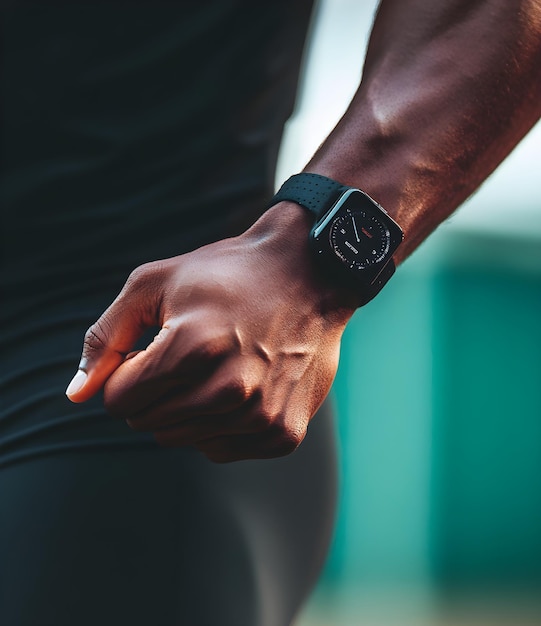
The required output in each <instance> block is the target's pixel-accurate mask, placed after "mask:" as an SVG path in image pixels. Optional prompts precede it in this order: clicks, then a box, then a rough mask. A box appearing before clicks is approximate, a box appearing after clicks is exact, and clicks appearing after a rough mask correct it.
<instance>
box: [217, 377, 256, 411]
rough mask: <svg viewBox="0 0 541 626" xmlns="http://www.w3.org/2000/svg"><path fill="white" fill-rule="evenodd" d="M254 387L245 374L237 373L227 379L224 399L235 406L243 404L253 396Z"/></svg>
mask: <svg viewBox="0 0 541 626" xmlns="http://www.w3.org/2000/svg"><path fill="white" fill-rule="evenodd" d="M252 393H253V387H252V385H251V384H250V382H249V381H248V379H247V378H246V377H245V376H242V375H240V374H239V375H237V376H235V377H234V378H231V379H229V380H228V381H227V384H226V385H225V387H224V389H223V397H224V398H223V399H224V400H225V401H226V402H227V403H228V404H232V405H234V406H241V405H242V404H244V403H245V402H248V400H250V398H251V397H252Z"/></svg>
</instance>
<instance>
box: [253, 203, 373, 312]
mask: <svg viewBox="0 0 541 626" xmlns="http://www.w3.org/2000/svg"><path fill="white" fill-rule="evenodd" d="M313 223H314V219H313V216H312V215H311V214H310V213H309V212H308V211H307V210H306V209H305V208H303V207H301V206H300V205H299V204H296V203H295V202H288V201H283V202H279V203H278V204H275V205H274V206H272V207H271V208H270V209H268V210H267V211H266V212H265V213H264V214H263V215H262V216H261V217H260V218H259V220H257V222H255V224H254V225H253V226H252V227H251V228H250V229H249V230H248V231H246V233H244V235H242V237H243V238H244V239H245V243H247V244H248V245H249V246H252V247H253V248H254V250H255V251H256V253H257V254H259V255H261V256H262V258H263V259H264V260H265V262H268V263H270V265H271V266H273V267H275V266H280V268H281V271H282V272H283V274H284V276H285V279H284V290H285V291H287V290H298V291H299V294H300V295H299V296H298V297H307V298H310V299H311V300H312V301H313V303H314V306H315V307H316V308H317V309H318V311H319V313H320V314H321V315H323V316H324V317H328V318H332V319H333V320H335V319H337V320H339V321H340V322H343V323H345V322H347V320H348V319H349V318H350V317H351V315H353V313H354V312H355V310H356V309H357V308H358V307H359V306H360V304H361V301H360V297H359V294H358V292H357V291H356V290H355V289H353V288H351V287H350V286H347V285H338V284H336V281H332V280H329V278H328V276H327V275H326V274H325V272H323V271H322V268H321V266H320V265H319V264H318V263H317V262H316V259H315V258H314V254H313V251H312V250H311V247H310V242H309V235H310V231H311V229H312V226H313ZM269 271H271V268H270V269H269Z"/></svg>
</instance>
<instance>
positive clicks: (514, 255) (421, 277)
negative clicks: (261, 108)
mask: <svg viewBox="0 0 541 626" xmlns="http://www.w3.org/2000/svg"><path fill="white" fill-rule="evenodd" d="M374 7H375V2H374V1H368V2H364V3H359V2H354V1H353V0H327V1H326V2H323V3H321V6H320V9H319V12H318V18H317V21H316V22H315V23H314V28H313V43H312V46H311V49H310V54H309V57H308V64H307V69H306V73H305V80H304V89H303V93H302V96H301V98H300V104H299V112H298V114H297V115H296V116H295V117H294V119H293V120H292V121H291V123H290V126H289V129H288V133H287V135H286V138H285V141H284V147H283V151H282V159H281V163H280V168H279V172H278V182H281V181H283V180H284V179H285V178H286V177H287V176H288V175H289V174H290V173H294V172H296V171H298V170H299V169H300V168H301V167H302V166H303V165H304V163H305V162H306V160H307V159H308V158H309V157H310V155H311V153H312V152H313V151H314V150H315V148H316V147H317V146H318V145H319V143H320V142H321V140H322V139H323V138H324V136H325V135H326V134H327V133H328V131H329V130H330V129H331V128H332V126H333V124H334V123H335V121H336V119H337V118H338V117H339V115H340V114H341V113H342V111H343V110H344V108H345V106H346V103H347V101H348V100H349V98H350V97H351V95H352V93H353V91H354V89H355V86H356V84H357V81H358V77H359V75H360V65H361V61H362V57H363V50H364V47H365V43H366V37H367V33H368V30H369V26H370V22H371V19H372V14H373V10H374ZM540 174H541V127H540V126H539V125H538V126H537V127H536V128H535V129H534V131H533V132H532V133H531V134H530V136H529V137H528V138H527V139H526V140H525V141H524V142H523V143H522V144H521V145H520V146H519V148H518V149H517V151H516V152H515V153H514V154H513V155H512V156H511V158H510V159H508V161H506V163H504V165H503V166H501V168H500V169H499V170H498V171H497V172H496V174H494V175H493V176H492V177H491V179H490V180H489V181H488V182H487V183H486V185H484V186H483V187H482V189H481V190H480V191H479V192H478V193H477V194H476V195H475V196H474V197H473V198H472V199H470V200H469V201H468V202H467V203H466V205H465V206H464V207H463V208H461V209H460V210H459V212H458V214H457V215H456V216H454V217H453V218H452V219H451V220H450V221H449V222H448V223H446V224H445V225H443V226H442V227H440V229H439V230H438V231H437V232H436V233H435V234H434V235H433V236H432V237H431V238H430V239H429V240H428V241H427V242H426V243H425V244H424V245H423V246H422V247H421V248H420V249H419V250H418V251H417V252H416V253H415V254H414V255H413V256H412V257H411V258H410V259H408V261H406V263H404V264H403V266H401V268H400V269H399V271H398V272H397V274H396V276H395V277H394V278H393V279H392V281H391V282H390V283H389V285H388V286H387V287H386V288H385V290H384V291H383V292H382V294H381V295H380V296H378V298H377V299H376V300H375V301H374V302H372V303H370V304H369V305H368V306H366V307H365V308H363V309H362V310H360V311H358V312H357V313H356V315H355V317H354V318H353V320H352V322H351V323H350V325H349V326H348V328H347V331H346V334H345V337H344V342H343V348H342V357H341V364H340V369H339V372H338V375H337V379H336V382H335V386H334V396H335V402H336V406H337V411H338V415H339V420H338V429H339V435H340V445H341V477H342V478H341V480H342V484H341V496H340V507H339V514H338V518H337V525H336V535H335V539H334V544H333V548H332V551H331V554H330V556H329V560H328V563H327V566H326V569H325V571H324V574H323V576H322V579H321V581H320V584H319V586H318V589H317V590H316V593H315V594H314V596H313V597H312V599H311V600H310V602H309V604H308V606H307V607H306V609H305V611H304V612H303V614H302V615H301V616H300V618H299V621H298V626H323V624H325V625H329V626H330V625H332V626H345V625H348V626H350V625H351V626H357V625H365V624H366V625H370V626H376V625H379V624H381V626H394V625H396V626H405V625H410V624H411V625H414V624H415V626H422V625H424V624H426V625H431V626H434V625H439V624H442V625H449V626H451V625H453V626H455V625H456V626H462V625H466V624H468V625H472V626H481V625H482V626H485V625H486V626H492V625H499V624H501V625H502V626H504V625H505V626H526V625H528V626H530V625H532V626H533V625H537V626H539V625H541V356H540V355H541V324H540V320H541V194H540V191H541V185H540V182H539V176H540Z"/></svg>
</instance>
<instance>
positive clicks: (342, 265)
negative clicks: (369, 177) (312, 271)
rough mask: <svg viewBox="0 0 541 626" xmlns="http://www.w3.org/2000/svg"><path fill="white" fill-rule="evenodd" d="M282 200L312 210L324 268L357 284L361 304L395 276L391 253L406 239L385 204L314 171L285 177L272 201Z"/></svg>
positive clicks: (316, 249)
mask: <svg viewBox="0 0 541 626" xmlns="http://www.w3.org/2000/svg"><path fill="white" fill-rule="evenodd" d="M283 200H288V201H292V202H296V203H297V204H300V205H301V206H302V207H304V208H306V209H308V210H309V211H311V212H312V213H313V214H314V216H315V222H314V226H313V227H312V230H311V231H310V246H311V249H312V250H313V253H314V255H315V257H316V258H317V259H318V260H319V261H320V263H321V267H322V268H323V271H324V272H325V273H326V274H327V275H329V276H330V277H331V279H332V280H334V281H338V282H339V283H340V284H342V285H344V286H347V287H349V288H353V289H355V290H356V291H357V292H358V293H359V295H360V296H361V306H362V305H364V304H366V303H367V302H369V301H370V300H372V298H374V297H375V296H376V295H377V294H378V293H379V292H380V291H381V289H382V288H383V286H384V285H385V284H386V283H387V281H388V280H389V278H391V276H392V275H393V273H394V271H395V264H394V261H393V254H394V253H395V252H396V250H397V248H398V246H399V245H400V243H401V241H402V239H403V238H404V234H403V232H402V229H401V228H400V226H399V225H398V224H397V223H396V222H395V221H394V220H393V219H392V218H391V216H390V215H389V214H388V213H387V212H386V211H385V209H384V208H383V207H381V206H380V205H379V204H378V203H377V202H376V201H375V200H373V199H372V198H371V197H370V196H369V195H368V194H366V193H364V192H363V191H361V190H360V189H355V188H353V187H347V186H345V185H342V184H341V183H339V182H337V181H335V180H332V179H330V178H327V177H325V176H320V175H319V174H310V173H302V174H296V175H295V176H292V177H291V178H289V179H288V180H286V182H285V183H284V184H283V185H282V187H281V188H280V189H279V190H278V192H277V193H276V195H275V196H274V197H273V199H272V200H271V203H270V206H272V205H274V204H276V203H278V202H281V201H283Z"/></svg>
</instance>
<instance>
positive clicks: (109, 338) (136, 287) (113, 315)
mask: <svg viewBox="0 0 541 626" xmlns="http://www.w3.org/2000/svg"><path fill="white" fill-rule="evenodd" d="M139 270H141V268H138V269H137V270H135V272H134V273H133V274H132V276H130V278H129V279H128V281H127V282H126V285H125V286H124V288H123V289H122V291H121V292H120V294H119V295H118V297H117V298H116V300H114V302H113V303H112V304H111V305H110V306H109V308H108V309H107V310H106V311H105V312H104V313H103V314H102V316H101V317H100V318H99V319H98V320H97V321H96V322H95V323H94V324H92V326H91V327H90V328H89V329H88V330H87V331H86V334H85V337H84V343H83V352H82V356H81V361H80V362H79V366H78V369H77V372H76V374H75V376H74V377H73V379H72V380H71V382H70V384H69V385H68V388H67V389H66V395H67V396H68V398H69V399H70V400H71V401H72V402H85V401H86V400H88V399H89V398H91V397H92V396H93V395H95V394H96V393H97V392H98V391H99V390H100V389H101V388H102V387H103V386H104V384H105V382H106V381H107V379H108V378H109V376H111V374H112V373H113V372H114V371H115V370H116V369H117V368H118V366H119V365H120V364H121V363H123V362H124V360H125V359H126V356H127V354H128V353H129V352H130V350H131V349H132V348H133V346H134V344H135V342H136V341H137V340H138V339H139V337H141V335H142V334H143V333H144V331H145V330H146V329H147V328H149V327H151V326H156V325H157V324H158V322H157V321H156V318H157V315H158V306H157V302H159V299H158V298H156V297H155V295H156V294H155V286H156V284H157V282H158V281H156V277H155V276H154V277H153V279H152V280H145V279H144V277H140V276H139V274H145V275H147V274H148V271H146V270H145V271H143V272H139ZM138 272H139V274H138ZM147 278H150V277H148V276H147ZM142 283H144V284H142ZM153 305H154V306H153Z"/></svg>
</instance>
